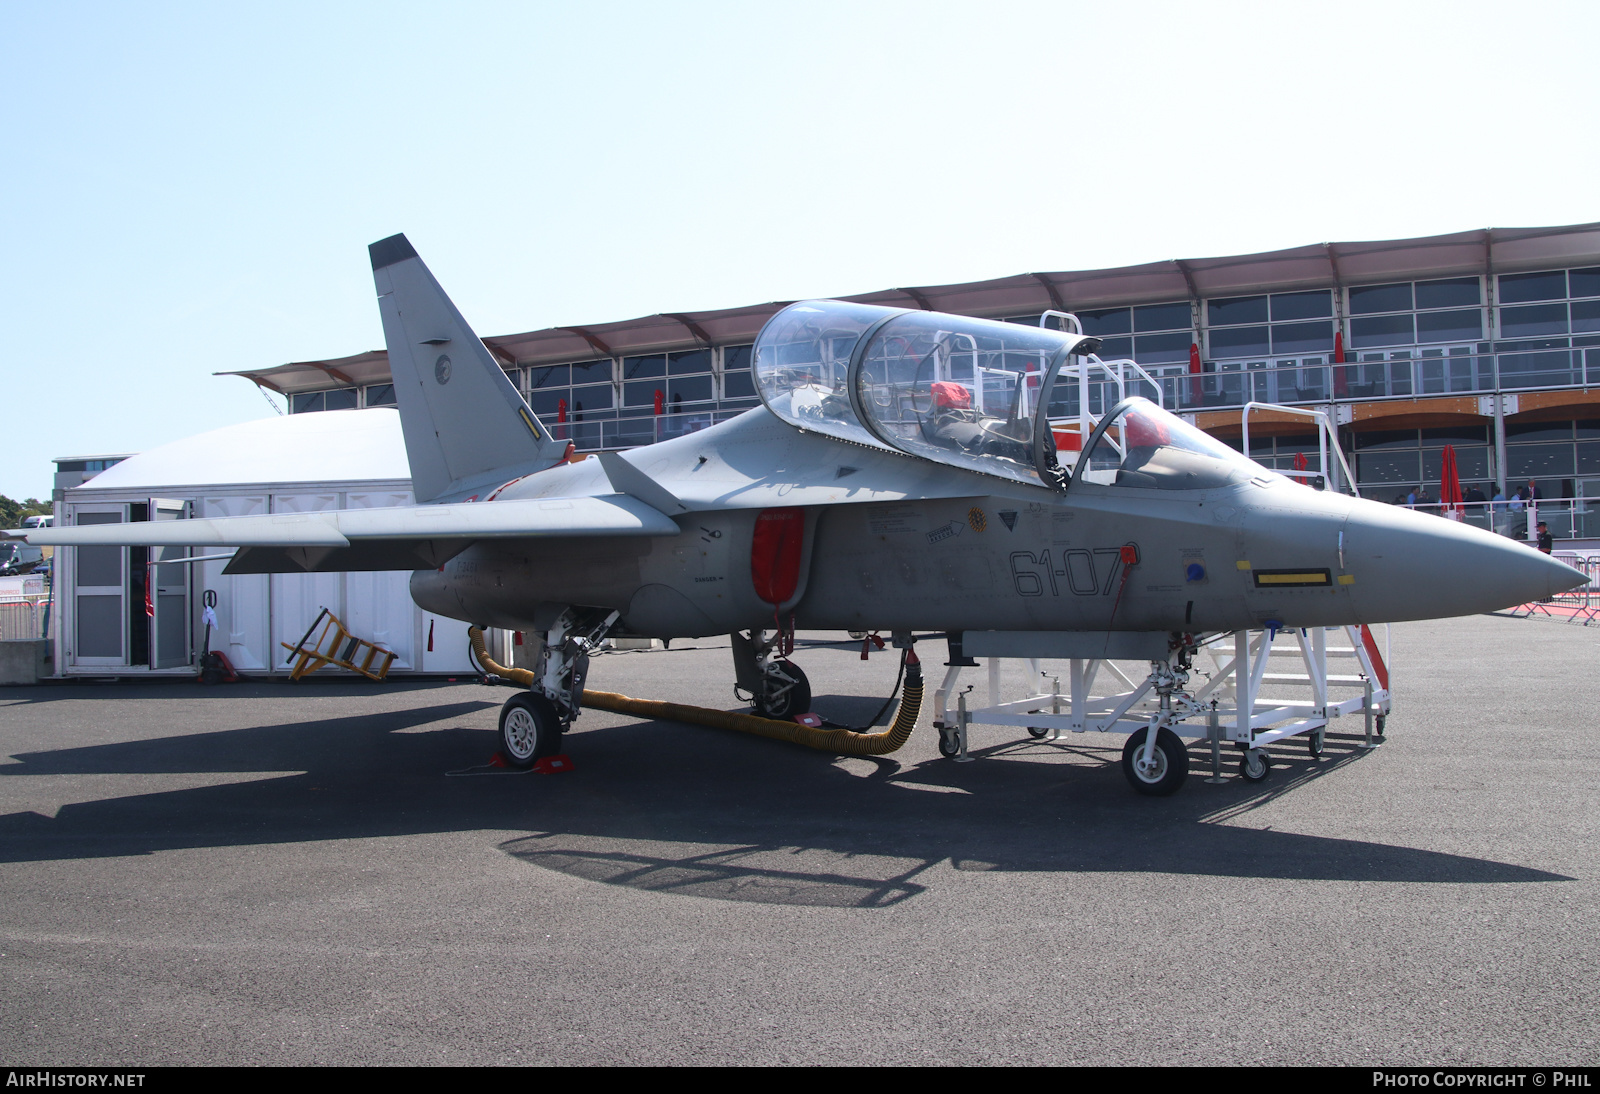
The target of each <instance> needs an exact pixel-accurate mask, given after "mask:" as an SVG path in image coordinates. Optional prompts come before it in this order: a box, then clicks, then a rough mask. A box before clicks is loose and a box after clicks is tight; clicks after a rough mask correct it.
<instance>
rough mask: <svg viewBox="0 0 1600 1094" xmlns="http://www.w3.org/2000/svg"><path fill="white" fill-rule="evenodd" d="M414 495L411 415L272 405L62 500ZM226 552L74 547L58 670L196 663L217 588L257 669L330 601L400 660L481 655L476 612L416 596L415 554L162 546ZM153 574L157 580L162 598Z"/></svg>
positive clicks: (59, 596) (112, 517) (238, 512)
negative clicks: (409, 559)
mask: <svg viewBox="0 0 1600 1094" xmlns="http://www.w3.org/2000/svg"><path fill="white" fill-rule="evenodd" d="M411 502H412V495H411V477H410V468H409V465H408V464H407V462H406V450H405V441H404V439H403V438H402V436H401V432H400V417H399V415H398V414H397V413H396V412H395V411H394V410H393V409H392V408H387V407H385V408H377V409H372V410H348V411H337V412H329V413H322V414H293V415H288V416H284V417H277V418H264V419H262V420H259V421H254V422H245V423H243V424H241V425H232V426H226V427H224V428H222V429H214V430H212V431H210V432H209V433H201V434H199V435H198V436H194V437H189V438H186V439H184V440H181V441H174V442H172V443H171V444H166V445H162V446H161V447H159V448H154V449H151V450H150V451H148V452H144V453H141V454H139V455H137V456H132V457H129V458H128V459H126V460H123V461H122V462H121V463H118V464H117V465H116V466H114V467H111V468H108V469H107V470H105V471H102V472H101V473H100V474H98V475H96V476H95V477H94V478H92V479H90V480H89V481H88V482H86V483H84V484H83V485H82V486H78V487H75V488H73V489H71V490H68V491H66V492H65V495H64V497H63V500H62V501H61V503H60V508H59V509H58V516H59V519H60V520H61V521H62V523H63V524H66V525H78V524H107V523H117V522H122V521H130V520H164V519H174V520H181V519H185V518H188V517H232V516H250V515H255V514H263V513H286V514H287V513H310V512H319V511H322V510H327V509H367V508H380V507H384V506H392V505H409V504H411ZM219 553H222V552H221V551H218V550H217V549H215V548H206V549H201V550H196V551H190V550H185V549H182V548H157V547H152V548H139V547H134V548H128V547H78V548H71V547H68V548H62V549H61V551H60V552H59V555H60V556H61V563H60V564H59V565H58V573H57V575H56V578H55V589H54V601H55V612H56V622H55V623H54V624H53V625H52V630H53V632H54V635H55V664H56V666H57V669H56V673H57V675H58V676H60V675H64V676H74V675H76V676H132V675H146V674H147V675H152V676H163V675H177V676H182V675H190V674H193V673H194V672H195V671H196V666H197V662H198V659H199V656H200V652H201V649H202V645H203V643H204V641H205V628H204V625H203V623H202V611H203V604H204V601H205V594H206V593H207V591H211V592H215V594H216V607H215V612H216V617H217V623H218V626H217V627H216V628H214V629H213V630H212V633H211V637H210V648H211V649H214V650H220V651H222V652H223V653H224V654H226V655H227V657H228V660H229V661H231V662H232V663H233V666H234V668H235V669H237V670H238V671H239V672H241V673H247V674H251V675H268V674H270V675H287V673H288V672H289V669H290V666H289V665H288V663H287V655H288V651H287V650H285V649H284V647H283V646H282V645H281V643H284V642H288V643H291V644H292V643H294V642H297V641H298V640H299V639H300V637H301V636H302V635H303V634H305V632H306V629H307V628H308V627H310V626H311V624H312V621H313V620H314V619H315V618H316V616H317V614H318V612H320V611H321V610H322V609H323V608H327V609H328V610H329V611H331V612H333V613H334V614H335V615H337V616H338V617H339V619H340V620H341V621H342V622H343V623H344V625H345V627H346V629H347V630H349V631H350V633H351V634H353V635H355V636H356V637H358V638H364V639H366V640H367V641H369V642H373V643H376V644H377V645H380V646H382V647H383V648H385V649H387V650H390V651H391V652H393V653H394V654H395V655H396V656H395V660H394V663H393V665H392V666H391V668H390V673H391V675H393V674H399V673H453V672H471V671H473V670H472V663H471V660H470V658H469V655H468V648H467V624H465V623H462V622H458V621H457V620H454V619H447V618H445V617H443V616H435V615H432V614H430V613H428V612H424V611H423V610H422V609H421V608H418V607H417V606H416V605H415V604H414V603H412V600H411V594H410V591H409V581H410V577H411V573H410V571H408V570H397V571H387V572H381V573H348V574H347V573H326V574H320V573H306V574H243V575H237V576H231V577H230V576H224V575H223V572H222V571H223V568H224V567H225V566H226V565H227V562H226V561H225V560H216V561H209V562H195V563H188V564H182V565H165V564H160V565H147V562H146V560H147V559H148V560H150V561H154V560H156V559H157V556H160V558H161V559H162V560H170V559H175V558H180V557H185V556H196V555H212V554H219ZM145 574H150V575H152V577H153V582H152V584H153V586H154V587H153V588H152V589H151V590H150V594H149V597H148V610H147V604H146V597H145V593H144V590H145ZM322 671H324V672H328V671H330V670H329V669H323V670H322ZM333 671H337V670H333Z"/></svg>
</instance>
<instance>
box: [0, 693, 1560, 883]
mask: <svg viewBox="0 0 1600 1094" xmlns="http://www.w3.org/2000/svg"><path fill="white" fill-rule="evenodd" d="M139 694H141V693H140V692H139V691H138V690H137V689H126V690H121V691H120V692H119V694H118V696H117V697H118V699H119V700H122V701H124V702H126V701H130V700H132V701H137V696H138V695H139ZM235 694H239V695H240V697H241V698H242V697H244V696H243V694H242V693H235ZM264 694H270V695H273V696H281V695H282V691H281V689H280V690H273V691H270V692H266V693H264ZM502 694H503V693H500V692H493V691H488V690H485V691H484V692H483V695H484V698H483V699H482V700H477V699H472V700H465V701H463V700H461V699H459V698H458V696H459V695H460V692H459V690H454V691H452V692H451V699H452V701H448V702H433V703H430V702H429V701H428V699H429V696H428V695H427V693H426V691H421V690H419V692H418V693H417V698H416V701H415V703H416V705H413V706H410V707H408V708H405V709H389V710H380V711H374V712H373V713H371V714H363V715H359V716H349V717H342V718H331V719H326V718H316V719H313V720H307V721H297V722H287V723H283V724H278V725H271V726H255V727H248V728H236V729H219V730H216V731H213V732H204V733H196V734H188V735H183V736H169V737H159V738H153V739H147V740H138V741H129V742H123V743H116V744H105V745H90V746H83V747H72V748H61V749H52V750H49V751H39V752H32V753H21V754H18V755H16V756H15V757H14V760H15V761H16V762H13V763H11V764H8V765H4V766H0V801H3V800H4V798H5V796H6V795H5V790H6V784H5V781H4V780H5V779H7V778H18V777H20V778H28V777H36V776H52V775H54V776H68V777H69V778H67V779H65V780H62V781H63V782H64V783H65V784H66V785H67V789H66V790H64V792H63V793H64V797H65V798H66V799H67V800H68V802H69V803H68V804H64V805H62V806H61V808H60V809H59V812H58V813H57V815H56V816H55V817H54V818H51V817H47V816H44V815H42V814H40V813H36V812H14V813H10V814H8V815H4V816H0V861H9V862H26V861H49V860H63V859H74V858H97V857H107V856H124V855H140V854H153V853H156V852H159V851H163V850H169V849H176V848H189V847H227V846H247V845H258V844H270V843H292V842H300V841H314V840H335V839H356V838H381V837H393V836H404V835H415V834H426V833H446V832H470V831H484V832H485V833H486V836H487V838H489V839H491V840H493V841H494V843H495V844H496V845H498V846H500V847H501V849H502V850H503V851H504V852H505V853H507V854H510V855H513V856H515V857H517V858H519V859H520V860H522V861H524V862H527V863H529V864H532V865H536V866H539V867H541V868H544V869H549V870H554V871H557V872H560V873H563V874H567V875H570V876H574V877H578V878H583V879H586V880H589V881H593V882H598V883H603V884H609V885H617V886H626V887H630V888H634V889H639V890H647V891H652V892H661V893H675V894H682V895H687V896H698V897H710V898H715V899H726V900H743V901H758V902H765V903H780V904H791V905H802V906H803V905H811V906H830V907H861V908H871V907H888V906H892V905H894V904H897V903H901V902H903V901H906V900H909V899H912V898H914V897H915V896H916V895H917V894H919V893H921V892H923V891H924V890H925V887H926V886H927V885H928V884H931V883H932V882H931V881H930V880H929V879H930V877H932V876H936V875H933V874H930V870H931V868H932V867H934V866H936V865H938V864H940V863H943V862H946V861H948V862H950V863H951V864H952V865H953V866H954V867H955V868H956V869H958V870H963V871H1001V872H1005V871H1012V872H1021V871H1028V872H1052V873H1059V874H1064V875H1066V874H1073V873H1080V872H1102V871H1134V872H1159V873H1171V874H1177V875H1196V876H1213V877H1237V878H1274V879H1299V880H1341V881H1392V882H1446V883H1457V884H1461V883H1470V884H1489V883H1505V882H1536V881H1567V880H1572V879H1571V878H1568V877H1565V876H1564V875H1561V874H1555V873H1550V872H1548V871H1543V870H1537V869H1532V868H1529V867H1524V866H1519V865H1515V864H1511V863H1504V862H1496V861H1493V860H1489V859H1483V858H1473V857H1467V856H1460V855H1453V854H1447V853H1442V852H1437V851H1429V850H1423V849H1419V848H1412V847H1405V846H1400V845H1396V844H1388V843H1375V842H1367V841H1361V840H1350V839H1341V838H1335V837H1327V836H1317V835H1310V834H1305V833H1297V832H1284V831H1272V830H1268V829H1258V828H1250V827H1244V826H1241V825H1239V824H1238V823H1233V822H1236V821H1237V820H1238V818H1240V817H1241V816H1244V815H1245V814H1247V813H1248V812H1249V811H1250V810H1251V809H1253V808H1256V807H1258V806H1259V805H1260V804H1262V803H1263V802H1265V801H1268V800H1271V799H1272V798H1275V797H1281V796H1283V795H1285V794H1292V793H1293V792H1294V790H1295V788H1296V787H1298V786H1301V785H1304V784H1305V783H1306V782H1308V781H1310V780H1312V779H1316V778H1321V777H1323V776H1324V775H1326V774H1335V775H1338V774H1339V769H1340V768H1349V767H1351V766H1352V765H1354V764H1355V763H1356V762H1357V760H1358V759H1359V755H1360V754H1359V753H1358V752H1357V751H1356V749H1355V747H1354V743H1355V741H1356V740H1358V738H1350V737H1343V738H1341V737H1336V736H1334V735H1331V734H1330V735H1329V740H1328V749H1327V754H1326V756H1325V758H1324V759H1323V760H1322V761H1320V762H1318V761H1314V760H1312V759H1311V758H1310V757H1309V756H1308V755H1307V753H1306V751H1305V749H1304V748H1303V746H1302V747H1299V748H1284V749H1279V750H1275V752H1274V757H1275V761H1276V762H1275V766H1274V769H1273V772H1272V775H1271V776H1270V778H1269V779H1268V780H1267V781H1266V782H1265V783H1260V784H1250V783H1246V782H1244V781H1243V780H1241V779H1238V778H1236V777H1231V778H1229V780H1228V782H1227V783H1226V784H1224V785H1207V784H1205V783H1204V782H1203V778H1204V776H1205V775H1206V774H1208V773H1209V753H1208V752H1207V751H1206V750H1205V749H1203V748H1198V747H1197V748H1195V749H1193V750H1192V751H1191V776H1190V780H1189V785H1187V786H1185V787H1184V788H1183V789H1182V790H1180V791H1179V792H1178V793H1177V794H1176V795H1174V796H1172V797H1169V798H1147V797H1142V796H1139V795H1136V794H1134V793H1133V792H1132V791H1130V790H1129V789H1128V786H1127V783H1126V782H1125V781H1124V779H1123V776H1122V772H1121V770H1120V767H1119V764H1118V762H1117V761H1118V758H1119V755H1120V743H1121V742H1120V738H1114V739H1111V740H1108V741H1107V742H1106V746H1105V747H1102V746H1100V745H1099V741H1098V740H1094V739H1089V740H1085V739H1081V738H1080V739H1079V740H1077V741H1068V740H1063V741H1062V742H1058V743H1050V742H1035V741H1031V740H1023V741H1016V740H1008V741H1005V742H1004V743H1000V744H987V743H985V741H987V740H992V737H990V736H988V733H989V732H994V733H1000V732H1004V731H1003V730H998V729H995V730H992V731H984V732H985V735H984V737H983V738H981V739H980V740H979V745H980V747H978V748H976V749H975V750H974V752H973V754H974V755H976V756H978V757H980V758H984V759H985V761H986V762H980V763H971V764H957V763H953V762H949V761H944V760H928V761H925V762H902V761H899V760H896V758H895V757H893V756H889V757H881V758H877V759H874V760H859V759H857V760H850V761H839V760H838V759H837V758H835V757H833V756H828V755H825V754H822V753H818V752H811V751H808V750H805V749H801V748H798V747H794V746H788V745H784V744H780V743H777V742H773V741H767V740H762V739H759V738H750V737H743V736H740V735H736V734H729V733H726V732H723V731H719V730H713V729H707V728H703V727H698V726H684V725H678V724H675V723H666V722H635V721H624V722H620V723H616V724H609V725H596V724H594V723H595V722H597V721H598V719H597V718H593V717H591V718H590V719H589V722H590V727H586V726H585V724H584V722H583V721H580V722H579V723H578V729H577V730H576V731H575V732H574V733H572V734H571V735H570V736H569V738H568V740H567V751H568V752H569V753H570V754H572V756H573V757H574V761H575V763H576V767H577V770H576V771H575V772H573V773H570V774H562V775H553V776H538V775H535V776H526V777H492V778H447V777H445V775H446V773H448V772H451V771H456V770H460V769H462V768H464V767H469V766H470V765H472V764H481V763H482V762H483V761H484V760H485V759H487V758H488V756H489V754H490V753H491V751H492V749H493V747H494V744H493V742H494V735H493V733H492V732H491V730H492V728H493V726H494V724H495V718H496V711H497V709H498V705H499V704H498V701H499V699H500V697H501V695H502ZM880 701H881V700H870V699H860V698H852V697H843V696H822V697H819V699H818V702H817V706H818V707H820V708H821V709H822V710H823V712H824V713H826V714H828V715H829V716H831V717H834V718H837V719H839V720H841V721H846V722H849V721H852V719H853V720H854V722H853V724H860V722H862V721H865V720H866V719H867V718H868V717H870V716H871V714H872V713H873V711H874V710H876V709H877V706H878V703H879V702H880ZM917 732H918V734H919V735H923V734H927V733H929V732H931V731H930V730H928V729H927V727H926V725H925V724H924V725H923V726H922V727H921V728H919V730H918V731H917ZM915 745H916V739H915V738H914V739H913V743H912V747H913V748H914V747H915ZM1227 759H1228V760H1229V761H1231V760H1232V757H1231V756H1229V757H1227ZM1063 760H1066V762H1063ZM1236 770H1237V768H1236V765H1235V764H1232V763H1231V762H1229V763H1228V764H1227V765H1226V766H1225V767H1224V771H1225V773H1230V774H1231V773H1232V772H1234V771H1236ZM285 771H291V772H296V773H295V774H292V775H276V776H268V777H263V778H261V779H257V780H251V781H238V780H234V781H229V782H226V783H223V784H221V785H206V786H199V787H191V788H186V789H179V790H172V791H167V792H160V793H142V794H129V795H125V796H113V797H105V798H101V799H100V800H93V801H82V800H79V801H77V802H71V797H72V793H71V779H70V776H75V775H98V776H105V775H116V774H129V775H149V774H163V773H193V774H196V775H204V774H207V773H235V774H237V773H249V772H285ZM1343 774H1345V775H1348V776H1351V777H1354V776H1356V775H1357V774H1358V772H1357V771H1353V770H1352V771H1346V772H1344V773H1343ZM112 785H113V787H114V785H115V784H114V783H113V784H112ZM507 832H521V833H525V834H524V835H521V836H517V837H515V838H512V839H510V840H506V839H505V835H504V834H505V833H507Z"/></svg>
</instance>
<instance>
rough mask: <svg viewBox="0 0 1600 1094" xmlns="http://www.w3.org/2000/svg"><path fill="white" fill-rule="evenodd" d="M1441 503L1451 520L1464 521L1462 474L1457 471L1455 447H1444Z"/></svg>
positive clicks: (1440, 481) (1440, 477)
mask: <svg viewBox="0 0 1600 1094" xmlns="http://www.w3.org/2000/svg"><path fill="white" fill-rule="evenodd" d="M1439 503H1440V504H1441V505H1442V506H1443V507H1444V508H1443V512H1444V515H1445V516H1447V517H1449V518H1450V519H1451V520H1461V519H1462V506H1461V474H1460V472H1459V471H1457V470H1456V450H1455V446H1454V445H1448V444H1447V445H1445V446H1444V471H1443V472H1442V473H1441V474H1440V476H1439Z"/></svg>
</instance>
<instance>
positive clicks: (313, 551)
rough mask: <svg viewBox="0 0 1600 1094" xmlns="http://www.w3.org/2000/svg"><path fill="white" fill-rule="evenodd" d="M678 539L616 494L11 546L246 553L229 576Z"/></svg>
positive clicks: (95, 533)
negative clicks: (522, 548)
mask: <svg viewBox="0 0 1600 1094" xmlns="http://www.w3.org/2000/svg"><path fill="white" fill-rule="evenodd" d="M678 533H679V528H678V525H677V524H676V523H675V522H674V521H673V520H672V519H671V518H670V517H667V516H665V515H664V514H662V513H661V512H660V511H659V510H657V509H654V508H652V507H651V506H649V505H646V504H645V503H644V502H642V501H640V500H638V499H637V498H634V497H631V496H629V495H627V494H609V495H601V496H598V497H570V498H526V499H512V500H506V501H488V502H477V503H463V504H455V505H406V506H395V507H391V508H384V509H334V510H328V511H325V512H320V513H273V514H270V515H264V516H256V517H218V518H212V519H197V520H166V521H139V522H133V523H127V524H90V525H81V526H77V527H71V528H29V529H26V530H24V531H23V532H21V533H15V532H14V533H12V536H11V538H22V539H25V540H26V541H27V542H28V543H30V544H37V545H40V546H55V547H88V546H102V545H103V546H124V547H240V548H244V550H241V551H240V552H239V554H238V555H236V556H235V560H234V563H233V564H230V566H229V567H228V571H227V572H229V573H281V572H299V571H305V570H318V571H321V570H380V569H421V568H424V567H433V566H437V565H439V564H441V563H442V562H444V561H445V560H447V559H449V558H452V557H454V556H455V555H457V554H459V553H460V552H461V551H463V550H465V549H466V547H467V546H468V545H469V544H471V543H473V542H475V541H477V540H482V539H539V538H550V537H577V536H675V535H677V534H678ZM280 562H281V565H280V564H279V563H280Z"/></svg>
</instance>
